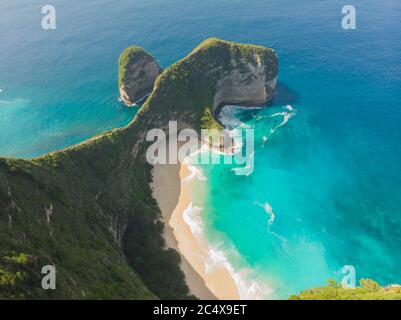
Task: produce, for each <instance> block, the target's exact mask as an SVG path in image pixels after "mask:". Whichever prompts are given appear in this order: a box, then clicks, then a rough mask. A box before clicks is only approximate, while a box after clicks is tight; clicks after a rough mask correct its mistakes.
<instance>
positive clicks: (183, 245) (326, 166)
mask: <svg viewBox="0 0 401 320" xmlns="http://www.w3.org/2000/svg"><path fill="white" fill-rule="evenodd" d="M54 5H55V7H56V8H57V10H58V12H59V15H58V17H59V18H58V19H59V20H58V23H57V30H54V31H51V32H44V31H43V30H41V29H40V28H39V27H38V25H39V24H38V21H39V20H38V19H37V18H38V17H37V16H38V10H37V9H38V8H37V4H36V3H34V1H33V0H28V1H25V2H24V3H22V2H21V1H15V2H12V3H11V2H4V3H1V4H0V11H1V12H8V11H10V10H12V11H13V12H15V13H16V14H15V15H13V16H9V17H5V18H4V19H2V20H1V21H0V27H3V28H4V30H7V32H4V33H2V34H0V43H2V44H6V45H4V46H3V48H2V50H0V243H1V245H0V271H1V272H3V271H4V272H5V274H7V275H15V274H16V273H17V272H20V271H23V272H24V273H25V276H26V278H24V279H23V280H22V281H21V282H18V283H17V286H15V288H13V289H12V290H8V289H7V290H3V289H2V288H1V287H0V299H2V298H9V297H11V296H12V297H13V298H14V297H17V298H21V299H30V298H35V299H38V298H40V299H193V298H195V297H198V298H201V299H211V300H214V299H288V298H290V297H291V298H295V299H298V298H305V299H314V298H316V297H317V298H322V297H323V298H325V299H326V298H327V299H331V298H333V299H336V298H341V297H343V298H346V299H359V298H361V299H366V298H371V299H376V298H378V299H381V298H384V297H387V298H390V299H398V298H399V295H400V294H401V293H400V292H401V290H400V289H399V287H398V286H397V285H393V284H396V283H401V269H400V268H399V266H400V265H401V255H400V254H399V253H400V251H401V231H400V230H401V220H400V208H401V198H400V196H399V195H400V194H401V144H400V141H401V129H400V128H401V125H400V124H401V108H400V101H401V91H400V90H399V88H401V55H400V52H401V42H400V40H399V39H401V28H397V26H398V25H399V22H400V21H401V4H399V3H398V2H395V1H383V2H382V3H381V5H380V6H378V5H377V2H375V1H373V0H365V1H362V2H358V3H357V29H355V30H344V29H342V28H341V18H342V15H341V8H342V6H343V3H342V2H341V1H339V0H335V1H330V2H329V1H322V2H319V3H316V2H314V1H310V0H302V1H298V2H296V3H294V2H293V1H290V0H282V1H278V0H272V1H262V0H255V1H245V0H240V1H236V2H233V1H228V0H219V1H215V0H205V1H202V2H199V1H186V2H185V3H184V1H181V0H172V1H163V0H154V1H149V2H147V1H135V2H132V1H125V0H123V1H121V3H119V5H115V4H113V3H111V2H110V3H109V2H108V1H105V0H101V1H100V2H99V3H96V4H95V3H90V2H88V3H82V2H78V1H71V3H70V4H68V5H66V4H64V3H62V1H60V0H56V1H55V3H54ZM83 20H85V23H84V24H82V21H83ZM160 21H163V23H162V26H161V22H160ZM39 22H40V21H39ZM9 25H12V26H14V27H13V28H9V27H7V28H6V26H9ZM210 37H217V38H210ZM205 39H209V40H206V41H205ZM218 39H227V40H229V41H235V42H227V41H221V40H218ZM246 43H252V44H255V45H243V44H246ZM132 45H135V47H131V46H132ZM126 48H131V50H132V48H134V49H133V51H134V53H135V54H137V53H138V54H139V56H140V57H144V56H145V55H144V52H146V58H145V63H144V64H143V65H142V67H143V70H141V68H136V66H135V65H132V64H129V63H124V62H129V61H128V60H127V61H124V59H120V62H119V57H120V55H121V53H123V52H126V53H129V52H130V51H129V50H128V51H125V50H126ZM266 48H272V49H274V51H273V50H270V49H266ZM142 50H144V51H142ZM131 53H132V51H131ZM276 55H277V56H278V58H279V61H280V66H279V71H278V70H276V67H277V63H276V60H275V57H276ZM122 56H123V57H124V56H125V57H127V56H129V54H128V55H122ZM121 62H123V63H121ZM249 66H251V67H249ZM247 68H248V69H247ZM124 69H125V70H126V72H128V73H130V75H133V77H132V78H129V77H128V78H126V77H123V74H122V72H125V71H124ZM138 70H139V72H137V73H136V74H135V72H136V71H138ZM216 70H217V71H216ZM221 70H223V71H221ZM238 70H240V71H238ZM244 70H245V71H244ZM249 70H256V73H255V74H253V75H254V77H250V78H251V79H252V80H251V81H250V84H249V83H247V81H245V80H248V76H249V75H252V73H250V72H249ZM142 71H143V72H142ZM263 71H267V72H266V73H264V72H263ZM227 74H228V76H227ZM277 74H278V76H277ZM125 75H127V74H125ZM144 75H145V76H146V77H143V76H144ZM244 75H246V76H244ZM241 76H243V78H241ZM139 78H144V79H145V80H146V81H145V82H144V83H142V84H141V86H140V88H135V83H136V81H137V80H138V79H139ZM237 78H239V79H241V81H239V82H235V81H234V80H236V79H237ZM155 79H156V82H154V81H155ZM242 80H244V81H242ZM129 82H131V83H129ZM274 87H275V89H274ZM134 89H138V90H134ZM148 92H150V95H149V96H147V94H148ZM145 94H146V98H144V99H143V101H139V100H142V98H143V97H144V95H145ZM136 103H138V104H136ZM127 105H128V106H129V107H127ZM244 105H245V106H246V107H245V108H244ZM252 106H253V107H255V108H253V107H252ZM256 107H257V108H256ZM205 114H208V115H209V116H210V115H211V116H210V117H209V120H210V121H209V122H208V125H210V126H221V125H225V126H226V127H229V128H242V129H252V130H254V131H253V132H254V138H255V139H254V140H255V148H254V153H253V154H252V156H253V159H254V170H253V173H252V174H249V175H243V176H238V175H236V172H237V171H238V170H239V169H240V168H239V166H237V165H235V164H231V165H205V164H200V165H199V164H197V165H192V164H188V163H183V164H176V165H155V166H153V167H152V166H151V165H149V163H148V162H147V161H146V159H145V157H144V155H145V154H146V148H147V147H148V145H149V144H148V143H147V142H146V141H145V140H146V139H145V135H146V132H147V131H148V130H149V129H152V128H163V129H167V124H168V121H170V120H173V121H178V123H179V129H183V128H191V129H194V130H195V131H197V132H198V131H199V130H200V128H201V127H202V126H203V125H204V122H203V120H202V118H203V116H204V115H205ZM217 116H218V118H217ZM10 261H11V262H13V261H19V262H21V265H18V264H17V265H14V264H13V263H10ZM46 264H55V265H57V267H58V269H57V270H59V272H60V273H59V275H58V281H59V282H58V288H59V290H56V291H55V292H44V291H43V290H41V288H40V278H39V276H38V275H40V267H41V266H42V265H46ZM88 265H89V266H92V267H93V268H87V266H88ZM344 266H351V267H353V268H354V270H355V272H356V274H355V280H356V285H357V286H358V285H359V281H360V280H362V284H363V283H364V284H365V286H366V287H364V288H357V289H356V290H354V291H353V292H354V295H352V294H350V293H349V291H347V290H345V291H344V292H341V288H340V286H339V283H340V281H341V280H342V279H343V277H344V274H343V273H342V272H341V270H343V267H344ZM11 278H12V277H11ZM329 279H334V280H335V281H337V282H333V281H330V282H329V285H328V286H326V287H324V288H323V289H321V290H315V291H314V290H310V291H305V290H307V289H311V288H319V287H322V286H324V285H326V284H327V283H328V280H329ZM363 279H374V280H375V281H377V282H378V284H376V283H372V282H369V281H365V282H364V281H363ZM32 283H35V284H38V287H31V284H32ZM379 285H380V286H381V287H380V286H379ZM300 292H302V294H300ZM295 295H296V296H295ZM161 308H163V305H162V306H161ZM169 311H171V310H169ZM166 312H167V311H166ZM177 312H178V311H177ZM181 314H182V312H181Z"/></svg>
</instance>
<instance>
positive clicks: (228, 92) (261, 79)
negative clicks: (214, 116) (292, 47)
mask: <svg viewBox="0 0 401 320" xmlns="http://www.w3.org/2000/svg"><path fill="white" fill-rule="evenodd" d="M232 63H235V62H234V61H232ZM266 68H267V67H266V65H265V64H263V63H261V62H259V61H258V63H257V64H256V65H252V64H251V63H248V64H246V65H245V70H244V69H243V70H239V69H235V68H234V69H233V70H232V71H230V72H229V73H228V74H227V75H225V76H224V77H223V78H221V79H220V80H218V82H217V92H216V95H215V97H214V103H213V107H214V110H216V109H217V108H218V107H221V106H223V105H227V104H240V105H247V106H260V105H264V104H266V103H268V102H269V101H270V100H271V98H272V97H273V94H274V89H275V88H276V84H277V66H274V65H270V66H269V68H270V71H271V73H268V72H266V71H267V70H266Z"/></svg>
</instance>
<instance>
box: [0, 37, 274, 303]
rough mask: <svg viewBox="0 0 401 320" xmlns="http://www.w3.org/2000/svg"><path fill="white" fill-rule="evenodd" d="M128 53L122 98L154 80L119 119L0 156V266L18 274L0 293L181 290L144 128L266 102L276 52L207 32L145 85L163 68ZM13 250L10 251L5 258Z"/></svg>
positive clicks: (166, 293)
mask: <svg viewBox="0 0 401 320" xmlns="http://www.w3.org/2000/svg"><path fill="white" fill-rule="evenodd" d="M131 54H132V55H131ZM124 56H126V57H127V59H124V58H123V59H122V60H123V61H125V62H127V63H125V62H124V63H122V60H121V59H120V65H119V69H120V84H121V85H122V90H123V92H125V94H127V96H126V97H124V100H125V101H126V103H128V104H130V103H132V102H134V101H135V100H136V99H137V98H138V97H141V95H142V94H146V93H147V91H148V90H152V87H153V85H154V88H153V91H152V93H151V95H150V97H149V98H148V99H147V100H146V102H145V104H144V105H143V106H142V108H141V109H140V111H139V112H138V114H137V115H136V116H135V118H134V119H133V121H132V122H131V123H130V124H129V125H128V126H127V127H125V128H122V129H115V130H112V131H110V132H107V133H104V134H102V135H99V136H97V137H94V138H92V139H90V140H88V141H85V142H83V143H81V144H79V145H77V146H74V147H70V148H67V149H65V150H62V151H58V152H53V153H49V154H47V155H44V156H42V157H39V158H36V159H31V160H23V159H5V158H0V271H2V272H3V273H4V272H6V273H7V274H8V275H9V276H10V277H11V279H12V276H13V275H14V276H16V275H17V274H21V273H18V272H22V274H23V276H22V278H18V279H16V284H12V283H11V282H10V283H8V284H7V285H6V286H1V285H0V299H1V298H12V297H16V298H64V299H68V298H82V299H83V298H98V299H99V298H127V299H128V298H129V299H143V298H156V297H159V298H168V299H176V298H187V297H188V288H187V287H186V284H185V283H184V277H183V274H182V272H181V270H180V269H179V255H178V254H177V253H176V252H175V251H172V250H165V248H164V240H163V238H162V230H163V225H162V224H161V222H160V210H159V208H158V207H157V203H156V201H155V200H154V199H153V198H152V192H151V189H150V187H149V181H150V180H151V174H150V170H151V166H150V165H149V164H148V163H147V162H146V160H145V153H146V148H147V143H146V142H145V136H146V132H147V130H149V129H152V128H166V127H167V125H168V121H169V120H176V121H178V124H179V127H191V128H194V129H196V130H200V128H201V118H202V115H203V114H204V110H205V108H209V109H210V110H213V111H214V112H217V111H218V107H219V105H221V104H224V103H237V104H242V105H255V104H258V105H259V104H264V103H266V102H267V101H268V100H269V99H270V98H271V97H272V93H273V88H274V85H275V79H276V78H277V70H278V66H277V65H278V63H277V57H276V55H275V53H274V51H273V50H271V49H267V48H264V47H259V46H253V45H241V44H236V43H232V42H226V41H221V40H217V39H209V40H207V41H205V42H204V43H202V44H201V45H200V46H199V47H197V48H196V49H195V50H194V51H193V52H192V53H191V54H190V55H189V56H187V57H186V58H184V59H182V60H181V61H179V62H177V63H176V64H174V65H172V66H170V67H169V68H167V69H166V70H165V71H164V72H163V73H162V74H160V75H159V76H158V77H157V79H156V81H155V83H153V81H154V79H155V78H156V76H157V74H158V73H159V72H160V69H159V67H158V66H157V65H156V63H155V61H154V59H153V58H149V56H148V55H147V54H144V52H143V50H141V49H139V48H137V47H134V49H132V48H131V49H130V50H128V51H127V52H126V55H125V54H123V57H124ZM135 61H136V62H135ZM141 70H142V72H141ZM138 79H146V81H143V83H142V82H141V81H142V80H140V81H139V82H137V81H136V80H138ZM20 254H27V255H29V257H32V258H30V259H25V260H26V263H27V265H15V264H12V261H14V260H18V257H19V255H20ZM10 255H11V256H16V257H17V258H14V259H10V258H7V259H6V258H4V257H6V256H7V257H8V256H10ZM24 257H25V256H24ZM10 261H11V262H10ZM45 264H55V265H56V266H57V270H58V273H57V279H58V280H57V281H58V282H57V283H58V284H57V290H54V291H44V290H42V289H41V286H40V283H41V282H40V279H41V273H40V270H41V267H42V266H43V265H45Z"/></svg>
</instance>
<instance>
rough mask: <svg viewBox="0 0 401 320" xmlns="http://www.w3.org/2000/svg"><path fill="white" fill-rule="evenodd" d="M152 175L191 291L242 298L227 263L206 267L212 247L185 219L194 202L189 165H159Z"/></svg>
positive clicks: (155, 193)
mask: <svg viewBox="0 0 401 320" xmlns="http://www.w3.org/2000/svg"><path fill="white" fill-rule="evenodd" d="M152 175H153V182H152V184H151V188H152V190H153V196H154V198H155V199H156V201H157V203H158V205H159V208H160V210H161V212H162V217H163V220H164V223H165V228H164V238H165V241H166V246H167V247H169V248H172V249H175V250H176V251H177V252H179V254H180V256H181V269H182V271H183V272H184V274H185V281H186V283H187V285H188V287H189V290H190V293H191V294H193V295H195V296H197V297H198V298H199V299H201V300H205V299H209V300H210V299H213V300H214V299H218V300H239V299H240V294H239V290H238V288H237V285H236V283H235V280H234V279H233V277H232V276H231V274H230V272H229V270H228V269H227V268H226V267H225V266H217V267H215V268H214V269H213V270H208V271H207V270H206V263H207V261H208V260H210V259H209V258H210V257H209V253H208V249H207V248H205V247H204V245H203V244H201V243H200V242H199V241H198V240H197V239H196V237H195V236H194V234H193V233H192V230H191V228H190V226H189V225H188V223H187V222H186V221H185V214H186V213H187V212H188V210H191V205H192V200H191V197H190V185H189V181H187V179H186V178H187V177H189V176H190V175H191V172H190V170H189V169H188V166H187V165H186V164H181V165H179V164H177V165H155V166H154V167H153V170H152Z"/></svg>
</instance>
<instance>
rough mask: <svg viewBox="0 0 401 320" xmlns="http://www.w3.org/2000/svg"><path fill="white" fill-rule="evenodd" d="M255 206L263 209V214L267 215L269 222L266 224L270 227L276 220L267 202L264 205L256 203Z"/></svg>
mask: <svg viewBox="0 0 401 320" xmlns="http://www.w3.org/2000/svg"><path fill="white" fill-rule="evenodd" d="M256 204H257V205H258V206H259V207H261V208H263V209H264V210H265V212H266V213H267V214H268V215H269V221H268V222H267V223H268V224H269V225H272V224H273V223H274V220H275V219H276V214H275V213H274V212H273V208H272V207H271V205H270V204H269V203H268V202H265V203H263V204H262V203H257V202H256Z"/></svg>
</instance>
